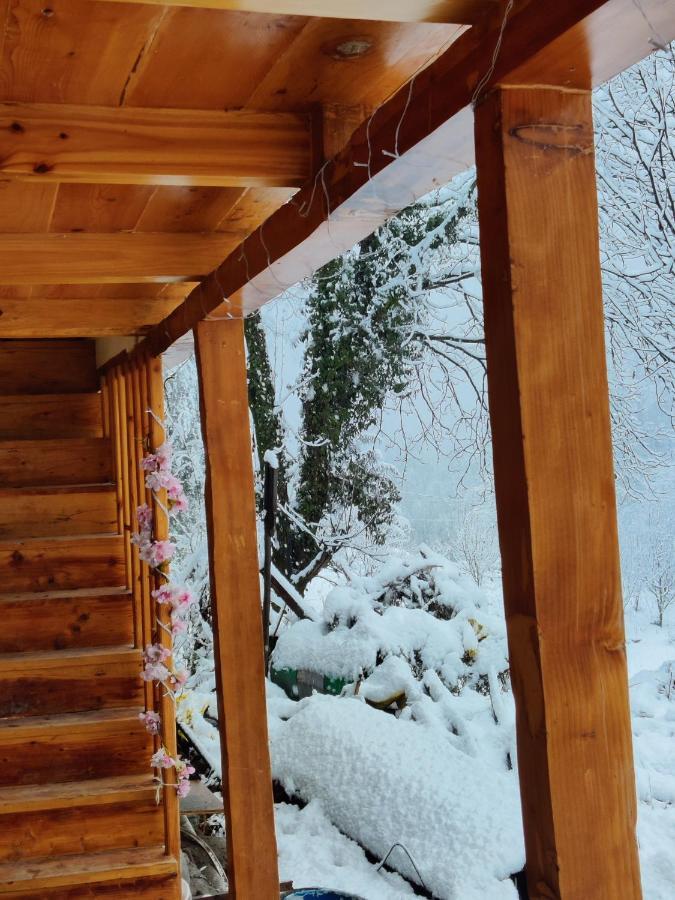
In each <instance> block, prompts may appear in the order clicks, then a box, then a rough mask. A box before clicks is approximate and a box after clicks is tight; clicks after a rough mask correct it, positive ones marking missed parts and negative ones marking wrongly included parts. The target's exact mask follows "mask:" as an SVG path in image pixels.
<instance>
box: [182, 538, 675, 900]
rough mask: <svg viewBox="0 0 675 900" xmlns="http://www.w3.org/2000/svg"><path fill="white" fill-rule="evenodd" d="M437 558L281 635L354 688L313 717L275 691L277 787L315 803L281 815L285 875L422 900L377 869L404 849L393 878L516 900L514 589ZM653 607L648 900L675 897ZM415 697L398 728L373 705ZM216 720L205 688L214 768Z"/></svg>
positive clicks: (640, 734) (634, 692) (671, 737)
mask: <svg viewBox="0 0 675 900" xmlns="http://www.w3.org/2000/svg"><path fill="white" fill-rule="evenodd" d="M426 561H427V562H430V563H431V564H432V565H431V567H427V568H426V570H425V569H423V568H421V567H420V563H421V560H420V557H419V556H416V555H412V556H410V557H408V558H407V560H404V561H402V559H401V558H400V557H399V558H396V559H391V560H389V562H388V563H387V564H386V565H385V566H383V568H382V569H381V571H380V572H378V573H377V574H376V575H375V576H371V577H370V578H357V579H355V580H354V582H353V583H352V584H351V585H345V586H342V587H340V588H338V589H336V590H333V591H332V592H331V593H329V595H328V596H327V598H326V599H325V602H324V603H323V604H322V603H321V601H320V599H319V598H318V597H317V598H316V599H315V603H314V606H315V609H316V611H317V613H318V615H317V621H315V622H304V623H298V624H296V625H294V626H292V627H290V628H289V629H287V630H286V631H285V632H283V633H282V639H281V641H280V645H279V649H278V651H277V655H276V664H277V665H278V666H280V667H281V666H286V667H294V668H295V667H301V668H302V667H307V668H308V669H313V670H320V671H323V672H329V673H330V674H331V675H336V676H337V675H341V676H342V677H344V678H346V679H347V681H348V682H349V685H348V687H347V688H346V689H345V690H344V691H343V696H341V697H332V696H323V695H314V696H312V697H309V698H307V699H305V700H301V701H299V702H296V701H294V700H291V699H289V698H288V697H287V696H286V694H285V693H284V692H283V691H282V690H281V688H279V687H278V686H277V685H274V684H272V683H269V685H268V710H269V725H270V741H271V748H272V758H273V769H274V775H275V778H276V780H277V781H278V782H280V783H281V784H282V785H283V786H284V788H285V789H286V792H287V793H288V794H289V796H293V797H295V798H297V799H299V800H301V801H303V802H305V803H306V804H307V805H306V806H304V808H302V809H300V808H298V807H297V806H295V805H291V804H286V803H283V804H279V805H278V806H277V830H278V841H279V854H280V856H279V858H280V870H281V877H282V878H283V879H284V880H293V882H294V884H295V885H296V886H324V887H333V888H335V889H342V890H344V891H349V892H352V893H354V894H356V895H358V896H360V897H363V898H364V900H395V898H404V897H408V896H412V895H413V891H412V888H411V887H410V884H409V883H408V881H404V880H403V879H402V878H401V877H400V876H399V875H397V874H394V873H392V872H387V871H386V869H382V870H378V865H377V863H376V862H373V860H381V859H382V858H383V857H384V856H385V854H387V852H388V851H389V849H390V848H391V847H392V846H393V845H395V844H396V843H398V842H400V843H401V844H402V845H403V848H404V849H402V848H401V847H396V848H395V849H394V850H393V852H392V854H391V856H390V857H389V860H388V867H391V868H393V869H395V870H397V871H398V872H400V873H401V874H402V875H404V876H405V877H406V878H407V879H408V880H409V881H411V882H414V881H417V882H418V883H419V882H422V883H423V884H424V885H425V886H426V887H427V888H428V889H429V890H431V892H432V893H433V895H434V896H437V897H439V898H441V900H460V898H461V900H501V898H504V900H516V898H517V892H516V889H515V887H514V885H513V883H512V881H511V880H510V879H509V876H510V875H511V874H513V873H515V872H517V871H519V870H520V869H521V868H522V866H523V862H524V851H523V842H522V825H521V819H520V807H519V798H518V782H517V774H516V772H515V771H514V769H513V768H512V763H514V762H515V754H514V752H513V747H514V730H513V729H514V725H513V722H514V716H513V701H512V695H511V693H510V690H509V688H508V679H507V678H505V677H504V673H503V667H504V666H505V664H506V661H505V652H506V644H505V632H504V622H503V616H502V615H501V612H500V604H501V600H500V596H499V591H498V589H497V588H496V587H494V588H492V589H491V590H487V591H486V590H479V589H477V588H476V587H475V586H473V585H472V584H471V583H470V581H469V580H468V579H467V578H466V577H465V576H462V575H460V573H459V571H458V570H457V567H456V566H454V565H453V564H452V563H448V562H447V561H442V560H441V559H439V558H438V557H434V556H431V557H429V556H427V557H426ZM387 585H389V586H391V585H393V586H394V587H393V588H390V589H389V592H388V593H387ZM397 592H399V593H400V592H402V594H401V597H399V598H398V599H397ZM399 601H400V602H399ZM444 604H445V606H444ZM641 607H642V608H641V609H640V610H639V611H638V612H635V611H634V610H633V609H632V608H630V609H628V610H627V613H626V625H627V634H628V658H629V668H630V685H631V704H632V712H633V731H634V739H635V761H636V774H637V784H638V795H639V801H640V802H639V828H638V834H639V843H640V857H641V864H642V873H643V884H644V895H645V900H671V898H672V896H673V892H674V886H675V615H671V617H670V618H668V617H667V619H666V623H665V626H664V627H663V628H659V627H657V626H655V625H653V624H652V619H653V618H654V611H653V610H652V609H651V608H650V605H649V598H648V597H645V598H643V599H642V602H641ZM671 612H672V610H671ZM447 616H450V617H449V618H448V617H447ZM357 683H358V689H357V688H356V686H355V685H356V684H357ZM401 694H405V697H406V704H405V706H404V708H403V709H402V710H400V711H399V712H398V713H397V714H396V715H392V714H391V713H387V712H383V711H381V710H380V709H377V708H375V706H374V705H369V704H378V703H380V704H381V703H382V701H386V700H387V699H389V698H391V697H395V696H400V695H401ZM366 701H369V702H366ZM208 706H210V707H211V712H212V713H213V712H215V702H214V699H213V696H212V695H211V694H209V693H208V692H203V691H199V690H197V691H195V692H193V693H192V694H191V695H190V697H189V699H188V700H186V701H185V703H184V704H183V708H182V712H181V717H182V718H183V721H185V722H187V723H188V727H189V728H190V730H191V732H192V733H193V734H194V736H195V737H196V738H197V740H198V743H199V745H200V748H201V749H202V750H203V752H205V755H207V757H208V758H209V760H210V761H211V763H212V765H213V766H214V768H215V769H217V768H218V765H219V752H218V735H217V731H216V729H215V728H213V727H212V726H211V725H210V724H209V723H208V722H207V721H206V720H204V718H203V717H202V714H201V713H202V711H203V710H204V709H205V708H206V707H208ZM350 838H351V839H350ZM364 848H365V850H367V851H368V854H369V857H370V859H369V858H367V856H366V854H365V853H364ZM408 854H409V855H410V857H411V858H412V861H411V859H410V857H409V856H408Z"/></svg>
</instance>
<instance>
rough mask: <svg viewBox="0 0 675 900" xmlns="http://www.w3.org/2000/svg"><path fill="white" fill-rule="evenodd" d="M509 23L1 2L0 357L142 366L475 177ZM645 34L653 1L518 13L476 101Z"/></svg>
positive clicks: (296, 1)
mask: <svg viewBox="0 0 675 900" xmlns="http://www.w3.org/2000/svg"><path fill="white" fill-rule="evenodd" d="M505 6H506V4H505V3H504V2H502V0H437V2H431V0H429V2H414V0H396V2H390V0H377V2H370V3H368V4H362V3H356V2H342V0H332V2H320V0H195V2H191V0H178V2H168V3H161V2H156V0H141V2H120V0H54V2H52V3H50V4H49V5H46V2H37V0H8V2H7V3H6V4H5V12H4V29H3V47H2V56H1V58H0V66H1V70H2V78H3V86H4V87H3V95H2V102H1V103H0V148H1V152H0V173H1V174H0V179H1V180H0V299H1V300H2V307H1V309H2V315H0V337H39V336H50V337H58V336H63V337H72V336H103V335H116V334H117V335H121V334H124V335H130V334H131V335H133V334H136V335H142V334H145V333H148V332H149V331H150V330H151V326H153V325H155V326H156V327H155V329H154V331H152V333H151V335H150V337H149V343H148V345H146V347H150V348H151V349H152V351H153V352H161V351H163V350H164V349H166V348H167V347H168V346H169V345H170V344H171V343H172V342H173V341H175V340H176V339H177V338H179V337H180V336H181V335H182V334H184V333H185V332H187V331H188V330H189V329H190V328H191V327H192V325H194V323H195V322H196V321H198V320H199V319H200V318H204V317H205V316H206V315H208V314H209V313H212V312H213V311H214V310H217V309H218V308H219V307H220V306H221V305H222V303H223V300H224V299H228V301H229V305H228V307H227V308H228V309H230V310H232V309H241V310H243V311H244V312H247V311H251V310H253V309H255V308H257V307H259V306H260V305H261V304H263V303H264V302H266V301H268V300H270V299H271V298H273V297H274V296H277V295H278V294H279V293H280V291H281V290H282V288H283V287H285V286H289V285H292V284H293V283H295V282H297V281H298V280H299V279H301V278H302V277H305V276H306V275H308V274H310V273H311V272H312V271H313V270H314V269H316V268H317V266H319V265H320V264H322V263H323V262H325V261H327V260H328V259H330V258H332V257H334V256H335V255H337V254H338V253H340V252H341V251H343V250H345V249H347V248H349V247H350V246H352V245H353V244H354V243H355V242H356V241H357V240H359V239H360V238H362V237H364V236H365V235H366V234H368V233H369V232H370V231H372V229H373V228H375V227H376V226H377V225H379V224H381V223H382V222H383V221H384V220H385V219H386V218H387V217H389V216H391V215H392V214H394V213H395V212H397V211H398V210H399V209H401V208H402V207H403V206H405V205H407V204H408V203H410V202H412V201H413V200H415V199H417V198H419V197H420V196H421V195H423V194H424V193H426V192H427V191H428V190H430V189H432V188H433V187H434V185H438V184H442V183H444V182H446V181H447V180H448V179H449V178H451V177H452V175H454V174H455V173H456V172H458V171H461V170H462V169H464V168H466V167H467V166H469V165H470V164H471V162H472V159H473V125H472V119H473V117H472V114H471V99H472V96H473V93H474V90H475V87H476V84H477V83H478V82H479V80H480V79H481V78H482V77H483V76H484V75H485V74H486V73H487V72H488V70H489V68H490V62H491V58H492V54H493V51H494V48H495V44H496V41H497V37H498V34H499V31H500V29H501V25H502V20H503V14H504V10H505ZM300 13H304V15H301V14H300ZM348 16H352V17H353V18H348ZM366 16H367V17H369V18H368V19H366ZM370 17H372V18H370ZM376 17H377V20H375V19H376ZM654 32H657V33H658V34H660V35H662V36H663V37H664V39H666V40H668V39H671V38H672V37H673V35H674V33H675V32H674V28H673V16H672V15H671V14H670V11H669V0H641V3H640V4H637V3H635V2H634V0H606V2H602V0H572V2H568V3H565V4H562V3H560V4H549V3H544V2H541V0H516V2H515V3H514V5H513V8H512V10H511V13H510V17H509V20H508V24H507V27H506V30H505V32H504V40H503V44H502V47H501V51H500V53H499V55H498V57H497V61H496V66H495V70H494V72H493V75H492V77H491V78H490V83H496V82H498V81H501V82H504V81H511V82H513V83H517V82H518V81H527V82H532V80H533V79H537V78H541V80H542V81H544V82H546V81H548V80H549V79H551V78H557V79H558V80H562V82H563V83H569V84H570V85H571V86H588V85H589V84H595V83H598V82H600V81H602V80H604V79H606V78H608V77H609V76H611V75H612V74H614V73H615V72H617V71H619V70H621V69H622V68H625V67H626V66H627V65H630V64H631V63H633V62H635V61H636V60H638V59H640V58H641V57H642V56H644V55H646V54H647V53H648V52H650V50H651V49H652V45H651V44H650V38H652V37H653V33H654ZM362 51H364V52H362ZM352 53H354V54H357V55H354V56H352V55H351V54H352ZM358 54H361V55H358ZM484 87H489V84H487V85H485V86H484ZM353 131H355V133H354V135H353V137H350V135H351V134H352V132H353ZM339 151H341V152H339ZM336 153H337V155H336V156H335V158H334V159H331V161H329V162H326V163H324V160H326V159H329V158H331V157H333V156H334V155H335V154H336ZM298 189H299V192H298ZM291 198H292V202H290V203H289V202H288V201H289V200H291ZM223 260H224V262H223ZM209 273H213V274H211V275H209ZM198 285H199V288H198V289H197V286H198ZM183 301H184V302H183Z"/></svg>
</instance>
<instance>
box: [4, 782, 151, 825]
mask: <svg viewBox="0 0 675 900" xmlns="http://www.w3.org/2000/svg"><path fill="white" fill-rule="evenodd" d="M156 790H157V788H156V785H155V784H154V782H153V780H152V777H151V776H150V775H147V774H146V775H127V776H122V777H113V778H98V779H96V780H91V781H84V782H82V781H75V782H68V783H66V784H36V785H30V786H28V787H25V786H19V787H5V788H2V790H0V815H3V816H4V815H8V814H9V813H17V812H22V811H23V812H34V811H42V812H45V811H46V810H49V809H66V808H68V807H70V806H74V805H77V806H80V807H84V806H96V805H97V804H98V803H104V804H110V803H131V802H132V801H133V800H135V799H142V798H143V797H149V796H152V797H153V798H154V796H155V793H156Z"/></svg>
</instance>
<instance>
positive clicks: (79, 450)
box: [0, 438, 112, 487]
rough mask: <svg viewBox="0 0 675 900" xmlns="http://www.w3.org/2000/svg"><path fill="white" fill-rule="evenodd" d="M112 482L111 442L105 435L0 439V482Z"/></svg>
mask: <svg viewBox="0 0 675 900" xmlns="http://www.w3.org/2000/svg"><path fill="white" fill-rule="evenodd" d="M110 481H112V459H111V449H110V441H109V440H106V439H105V438H68V439H63V438H58V439H54V440H49V439H47V438H43V439H40V440H37V441H0V485H2V486H3V487H24V486H25V487H38V486H41V485H68V484H101V483H104V482H110Z"/></svg>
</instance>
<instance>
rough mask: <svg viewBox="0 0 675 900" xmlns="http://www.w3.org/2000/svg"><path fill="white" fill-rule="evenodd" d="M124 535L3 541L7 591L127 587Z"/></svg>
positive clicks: (1, 578) (0, 577) (0, 572)
mask: <svg viewBox="0 0 675 900" xmlns="http://www.w3.org/2000/svg"><path fill="white" fill-rule="evenodd" d="M124 576H125V571H124V539H123V537H122V536H121V535H94V536H86V537H85V536H79V537H77V538H67V537H65V538H35V539H28V538H24V539H22V540H9V541H8V540H4V541H0V584H2V587H3V591H5V592H6V593H12V592H13V591H71V590H78V589H80V588H83V589H87V588H95V587H108V588H116V587H122V586H124V581H125V577H124Z"/></svg>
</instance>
